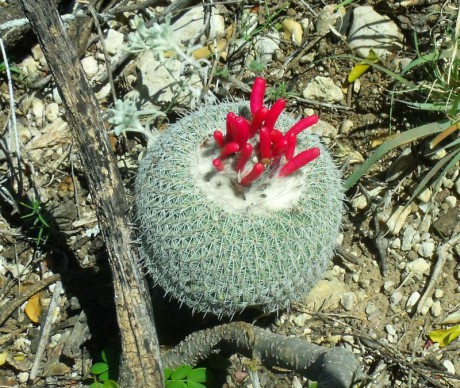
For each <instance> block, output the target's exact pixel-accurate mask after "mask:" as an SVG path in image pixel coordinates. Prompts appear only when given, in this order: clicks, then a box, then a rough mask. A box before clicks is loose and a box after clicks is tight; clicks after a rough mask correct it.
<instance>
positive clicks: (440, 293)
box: [433, 288, 444, 299]
mask: <svg viewBox="0 0 460 388" xmlns="http://www.w3.org/2000/svg"><path fill="white" fill-rule="evenodd" d="M443 295H444V291H443V290H441V289H440V288H436V289H435V290H434V295H433V296H434V298H435V299H441V298H442V297H443Z"/></svg>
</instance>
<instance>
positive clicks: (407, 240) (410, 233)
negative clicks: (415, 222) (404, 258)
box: [401, 225, 418, 251]
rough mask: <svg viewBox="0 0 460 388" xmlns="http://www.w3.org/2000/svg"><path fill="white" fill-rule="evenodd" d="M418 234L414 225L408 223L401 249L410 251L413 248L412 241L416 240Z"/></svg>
mask: <svg viewBox="0 0 460 388" xmlns="http://www.w3.org/2000/svg"><path fill="white" fill-rule="evenodd" d="M416 234H418V233H417V231H416V230H415V229H414V227H413V226H412V225H408V226H407V227H406V229H404V233H403V237H402V241H401V250H403V251H410V249H411V248H412V241H413V240H414V237H415V235H416Z"/></svg>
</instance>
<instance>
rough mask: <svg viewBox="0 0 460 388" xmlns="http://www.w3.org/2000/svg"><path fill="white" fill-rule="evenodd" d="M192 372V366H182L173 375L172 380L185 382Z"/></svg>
mask: <svg viewBox="0 0 460 388" xmlns="http://www.w3.org/2000/svg"><path fill="white" fill-rule="evenodd" d="M192 370H193V368H192V367H191V366H190V365H181V366H179V367H177V368H176V369H174V371H173V372H172V374H171V380H185V379H186V378H187V376H188V375H189V373H190V372H191V371H192Z"/></svg>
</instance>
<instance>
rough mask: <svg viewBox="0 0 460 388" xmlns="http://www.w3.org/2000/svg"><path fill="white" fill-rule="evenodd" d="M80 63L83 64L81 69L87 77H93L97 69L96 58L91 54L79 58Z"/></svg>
mask: <svg viewBox="0 0 460 388" xmlns="http://www.w3.org/2000/svg"><path fill="white" fill-rule="evenodd" d="M81 65H82V66H83V70H84V72H85V74H86V76H87V77H88V78H89V79H91V78H93V77H94V76H95V75H96V74H97V71H98V70H99V65H98V63H97V60H96V58H94V57H93V56H89V57H86V58H83V59H82V60H81Z"/></svg>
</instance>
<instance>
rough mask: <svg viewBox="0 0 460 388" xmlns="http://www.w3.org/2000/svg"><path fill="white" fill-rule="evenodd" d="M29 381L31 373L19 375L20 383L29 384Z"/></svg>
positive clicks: (20, 373)
mask: <svg viewBox="0 0 460 388" xmlns="http://www.w3.org/2000/svg"><path fill="white" fill-rule="evenodd" d="M27 380H29V373H28V372H19V373H18V382H19V383H21V384H25V383H27Z"/></svg>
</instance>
